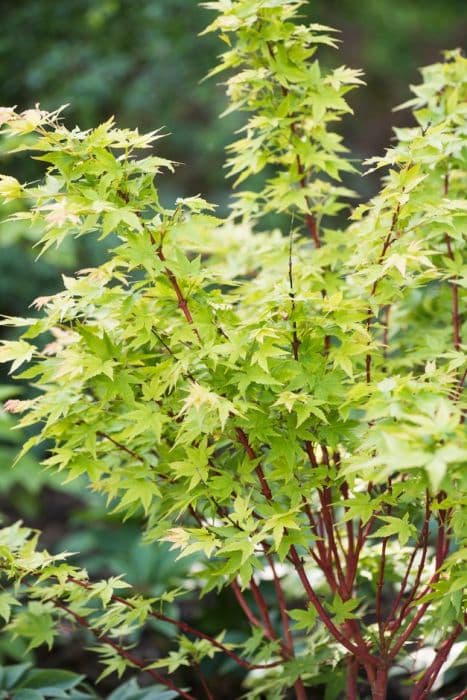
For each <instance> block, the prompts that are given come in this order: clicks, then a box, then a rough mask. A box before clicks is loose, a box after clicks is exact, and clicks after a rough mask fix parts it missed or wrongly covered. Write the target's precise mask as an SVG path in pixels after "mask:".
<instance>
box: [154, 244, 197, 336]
mask: <svg viewBox="0 0 467 700" xmlns="http://www.w3.org/2000/svg"><path fill="white" fill-rule="evenodd" d="M151 241H152V243H153V244H155V240H154V238H153V236H151ZM157 256H158V258H159V260H161V262H165V260H166V258H165V255H164V253H163V250H162V246H159V247H158V248H157ZM165 274H166V275H167V277H168V278H169V281H170V284H171V285H172V288H173V290H174V292H175V294H176V297H177V299H178V305H179V307H180V308H181V310H182V312H183V315H184V316H185V318H186V320H187V321H188V323H189V324H190V326H191V327H192V330H193V333H194V334H195V336H196V337H197V339H198V340H199V342H201V337H200V335H199V333H198V329H197V328H196V327H195V325H194V321H193V316H192V315H191V312H190V309H189V308H188V303H187V300H186V299H185V297H184V295H183V292H182V290H181V289H180V285H179V284H178V281H177V278H176V277H175V275H174V273H173V272H172V270H171V269H170V268H168V267H166V268H165Z"/></svg>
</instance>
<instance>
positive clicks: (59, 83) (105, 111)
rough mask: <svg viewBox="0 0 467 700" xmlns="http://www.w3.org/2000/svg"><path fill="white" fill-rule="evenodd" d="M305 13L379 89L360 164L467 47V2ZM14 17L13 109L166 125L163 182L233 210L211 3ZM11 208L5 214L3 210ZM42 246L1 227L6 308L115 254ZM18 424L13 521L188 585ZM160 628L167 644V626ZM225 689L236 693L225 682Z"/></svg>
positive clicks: (0, 297) (46, 2)
mask: <svg viewBox="0 0 467 700" xmlns="http://www.w3.org/2000/svg"><path fill="white" fill-rule="evenodd" d="M304 15H306V17H307V18H308V19H310V20H311V21H314V22H321V23H324V24H329V25H331V26H334V27H336V28H338V29H339V30H340V31H341V35H340V36H341V39H342V48H341V50H340V51H339V53H338V54H336V53H331V52H328V51H326V50H325V51H324V53H322V54H321V58H322V60H323V62H325V63H328V64H329V65H335V64H340V63H345V64H347V65H350V66H352V67H360V68H362V69H363V70H364V72H365V79H366V82H367V87H365V88H361V89H359V90H358V91H356V92H354V93H352V94H351V97H350V102H351V105H352V106H353V108H354V110H355V117H348V118H346V119H345V121H344V124H343V127H342V128H343V131H344V132H345V137H346V142H347V145H348V146H349V147H350V149H351V151H352V154H353V157H354V158H355V159H358V160H361V159H363V158H365V157H368V156H371V155H375V154H378V153H381V152H382V151H383V149H384V148H385V146H387V145H388V144H389V142H390V138H391V126H392V125H402V124H406V123H408V121H409V116H408V115H407V114H406V113H404V112H397V113H395V114H393V113H391V109H392V108H393V107H394V106H396V105H397V104H399V103H401V102H402V101H404V100H406V99H407V98H408V85H409V83H413V82H417V81H418V76H417V67H418V66H421V65H426V64H428V63H431V62H434V61H437V60H438V59H439V58H440V52H441V51H442V50H443V49H452V48H455V47H457V46H462V43H463V40H464V37H465V32H466V28H467V3H466V2H465V0H410V1H409V0H359V2H354V1H353V0H314V1H313V0H311V1H310V2H309V5H308V6H306V7H305V8H304ZM0 17H1V21H0V104H1V105H4V106H10V105H17V106H18V108H19V109H25V108H27V107H31V106H33V105H34V104H35V103H38V102H39V103H40V104H41V106H42V107H44V108H46V109H55V108H57V107H59V106H60V105H62V104H64V103H69V105H70V106H69V108H68V110H67V112H66V120H67V124H68V125H69V126H73V125H74V124H78V125H79V126H80V127H81V128H83V129H85V128H88V127H91V126H94V125H97V123H99V122H100V121H103V120H105V119H107V118H108V117H109V116H111V115H115V117H116V119H117V121H118V123H119V125H120V126H124V127H125V126H127V127H136V126H138V127H139V128H140V130H142V131H143V130H151V129H156V128H159V127H161V126H163V127H164V128H165V131H166V132H167V133H169V132H170V134H171V135H170V136H169V137H168V138H167V139H164V140H163V141H160V142H158V144H159V149H160V152H161V155H163V156H165V157H169V158H172V159H174V160H175V161H178V162H180V163H184V164H185V166H184V167H180V168H178V169H177V171H176V174H175V175H173V176H170V177H169V178H167V181H166V182H164V183H163V185H162V188H163V196H164V197H165V198H167V199H169V200H170V199H171V198H173V197H176V196H190V195H194V194H197V193H201V194H202V196H203V197H205V198H207V199H209V200H211V201H213V202H216V203H218V204H219V205H220V208H221V211H223V212H225V211H226V206H227V202H228V194H227V193H228V188H227V187H226V184H225V182H224V171H223V160H224V146H225V145H226V144H227V143H228V142H229V140H230V138H231V133H232V131H233V130H234V129H235V128H237V127H238V126H240V124H241V121H240V120H239V118H238V117H237V116H236V115H231V116H230V117H228V118H227V119H223V120H220V119H218V114H219V113H220V112H222V111H223V109H224V106H225V100H224V93H223V88H222V86H221V85H218V84H216V82H215V81H213V80H212V81H207V82H203V83H200V81H201V79H202V78H203V77H204V76H205V74H206V73H207V72H208V70H209V68H211V67H212V66H213V65H214V64H215V62H216V55H217V54H218V53H219V52H220V51H221V50H222V44H221V43H220V42H218V40H217V39H216V38H215V37H214V36H212V35H208V36H205V37H199V36H198V34H199V32H200V31H201V30H202V29H203V28H204V27H205V26H206V24H207V23H208V22H209V21H210V17H211V13H208V12H207V11H206V10H204V9H202V8H200V7H199V5H198V3H197V2H196V0H65V1H60V0H18V1H16V2H13V1H12V0H3V1H2V0H0ZM0 161H1V163H0V167H1V172H7V173H9V174H14V175H16V176H17V177H19V178H20V179H28V180H32V179H34V178H35V177H37V176H38V174H39V172H40V169H39V168H38V167H36V164H35V163H33V162H31V161H26V160H24V159H16V158H15V159H12V158H6V157H2V155H1V146H0ZM352 184H355V183H352ZM377 184H378V183H377V179H372V178H371V177H368V178H365V179H364V180H363V182H359V184H358V187H359V191H360V193H361V195H362V196H363V197H367V196H369V195H371V194H372V193H373V192H374V191H375V190H376V187H377ZM5 213H6V212H5V211H1V210H0V215H2V216H1V218H4V216H3V214H5ZM32 242H33V235H32V234H31V232H28V231H24V230H22V228H21V227H20V226H18V225H15V226H13V225H11V224H8V223H1V224H0V314H4V315H15V314H17V315H21V314H26V313H27V311H26V309H27V307H28V305H29V304H30V302H31V301H32V300H33V299H34V298H35V297H37V296H42V295H47V294H50V293H52V292H53V291H55V290H56V289H58V288H59V287H60V284H61V279H60V273H62V272H69V271H70V270H73V269H78V268H80V267H87V266H89V265H92V264H94V263H96V262H98V261H99V259H100V257H101V254H102V251H101V250H100V249H99V247H98V246H97V244H96V243H95V242H92V241H85V240H83V241H79V242H77V243H75V244H74V245H73V246H71V245H68V247H65V248H64V249H63V250H61V251H59V252H58V253H52V254H50V255H48V256H47V257H44V258H43V259H42V258H41V260H40V261H39V262H37V263H36V262H34V257H35V252H34V251H33V250H32ZM0 332H3V331H1V329H0ZM0 385H3V386H0V401H3V400H4V399H5V398H6V397H7V396H9V395H11V392H12V391H13V390H14V389H12V388H11V382H10V379H9V378H8V377H7V376H6V374H5V373H4V374H2V375H0ZM12 423H13V421H12V420H11V418H10V417H9V416H7V415H6V414H5V413H2V412H1V409H0V511H1V512H3V513H4V514H5V515H6V517H7V519H13V518H17V517H22V518H24V519H25V520H26V521H27V523H28V524H30V525H36V526H38V527H41V528H42V529H43V530H44V543H45V544H46V545H47V546H49V547H52V548H54V549H56V550H59V549H61V548H65V547H66V548H68V549H70V550H72V551H81V553H82V554H81V563H82V564H84V565H85V566H87V567H89V569H90V571H91V573H92V574H94V575H96V576H97V575H106V574H110V573H121V572H126V574H127V575H128V578H129V580H130V581H132V582H133V583H134V584H135V585H136V586H137V587H138V588H139V589H140V590H144V591H145V592H149V593H151V592H154V593H156V592H160V590H161V589H163V588H164V587H165V586H167V585H170V586H173V585H177V580H178V579H179V578H180V577H183V576H184V575H185V573H186V570H187V567H188V566H189V564H190V563H189V562H188V563H187V562H185V561H184V564H183V566H180V564H175V563H174V557H173V556H172V555H171V554H169V553H168V552H167V550H166V548H164V549H162V550H160V551H158V550H156V549H154V548H152V549H151V551H149V550H148V548H143V547H141V546H140V544H139V529H138V522H137V521H132V522H129V523H127V524H125V526H119V525H117V523H115V522H113V521H112V519H108V518H106V517H105V509H104V508H103V506H102V504H101V503H100V502H99V501H98V500H95V499H93V498H90V496H89V495H86V493H85V490H84V489H83V487H82V485H81V484H78V485H75V486H74V487H73V488H67V489H66V490H65V489H63V488H61V487H60V485H59V482H58V481H57V480H56V479H54V478H52V477H50V476H48V475H46V474H44V473H42V472H41V471H40V470H39V467H38V466H37V460H38V459H39V455H35V456H33V457H30V458H28V459H25V460H23V462H22V463H20V464H19V465H18V467H16V468H15V469H14V470H11V463H12V460H13V457H14V454H15V452H16V451H17V446H18V444H19V443H20V442H21V441H22V439H23V436H22V435H21V434H20V433H18V432H13V433H12V432H11V431H10V428H11V425H12ZM89 524H91V525H92V527H91V528H89ZM117 527H118V533H119V536H118V538H117V539H116V538H115V537H113V536H112V533H113V532H114V531H115V529H116V528H117ZM161 562H163V565H162V564H161ZM271 595H273V592H272V591H271ZM210 604H211V607H210V606H209V605H206V607H205V608H203V609H201V610H200V609H199V608H196V609H194V608H193V609H190V608H189V606H188V608H187V609H186V610H184V613H185V617H186V618H188V621H190V619H191V620H192V621H194V622H195V623H199V624H201V626H203V628H204V629H205V630H206V631H208V632H209V631H211V632H214V633H215V632H216V631H217V630H218V629H220V628H221V627H222V626H223V625H227V626H229V624H230V626H234V633H235V624H237V625H238V631H241V629H240V623H239V622H238V621H237V622H236V621H235V620H234V619H232V620H230V621H229V620H227V618H226V616H228V615H229V614H230V615H231V614H232V613H231V612H230V613H229V605H225V604H222V601H221V602H220V604H219V603H218V607H217V608H215V607H212V605H213V601H210ZM221 609H222V612H221ZM153 634H154V635H156V638H157V639H158V640H159V641H158V643H159V644H162V645H165V644H167V636H166V635H167V630H162V632H161V630H158V631H157V630H156V631H153ZM164 635H165V636H164ZM164 639H165V641H161V640H164ZM143 641H144V640H143ZM22 654H23V650H22V648H21V647H20V646H15V645H12V644H10V643H9V642H8V643H5V642H3V643H0V662H1V661H2V659H6V660H12V659H14V658H15V657H17V658H20V657H22ZM81 656H83V655H82V654H81V655H80V654H78V655H77V654H76V653H75V652H73V653H71V652H70V649H67V648H66V647H63V648H59V649H58V651H57V652H55V655H50V654H49V655H48V656H47V655H46V657H44V658H39V661H40V662H42V663H43V664H47V665H58V666H59V665H60V664H64V665H68V667H69V666H70V664H71V665H72V666H75V667H77V668H80V669H81V670H83V669H84V670H85V671H86V672H87V673H89V674H90V676H91V677H92V676H93V675H94V673H95V669H94V667H92V666H91V667H90V666H89V662H88V661H85V660H84V657H83V659H81ZM211 671H212V670H211ZM212 673H214V671H212ZM211 675H212V674H211ZM188 681H189V679H188ZM188 681H187V682H188ZM231 692H233V693H235V692H236V690H235V679H233V681H232V691H231ZM216 697H219V698H221V697H224V696H223V695H222V692H221V691H220V690H219V694H218V695H216ZM225 697H232V695H230V696H229V695H228V694H227V695H226V696H225ZM317 697H319V695H318V696H317ZM393 697H394V698H396V697H397V696H396V695H395V694H394V696H393Z"/></svg>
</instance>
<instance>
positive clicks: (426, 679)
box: [410, 623, 463, 700]
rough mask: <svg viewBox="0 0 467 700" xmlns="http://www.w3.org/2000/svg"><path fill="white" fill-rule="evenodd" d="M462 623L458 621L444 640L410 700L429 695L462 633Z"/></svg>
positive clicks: (420, 699)
mask: <svg viewBox="0 0 467 700" xmlns="http://www.w3.org/2000/svg"><path fill="white" fill-rule="evenodd" d="M462 629H463V627H462V625H461V624H460V623H458V624H457V625H456V627H455V628H454V630H453V632H452V633H451V634H450V635H449V637H448V638H447V639H446V640H445V641H444V642H443V644H442V645H441V647H440V648H439V649H437V651H436V656H435V658H434V660H433V662H432V663H431V664H430V666H429V667H428V668H427V669H426V671H425V672H424V674H423V676H422V677H421V678H420V680H419V681H418V683H417V685H416V686H415V688H414V689H413V690H412V693H411V695H410V700H423V698H427V697H428V693H429V692H430V690H431V688H432V687H433V684H434V682H435V681H436V678H437V677H438V674H439V672H440V670H441V667H442V666H443V664H444V663H445V662H446V659H447V657H448V654H449V652H450V651H451V649H452V646H453V644H454V642H455V641H456V639H457V638H458V636H459V635H460V633H461V632H462Z"/></svg>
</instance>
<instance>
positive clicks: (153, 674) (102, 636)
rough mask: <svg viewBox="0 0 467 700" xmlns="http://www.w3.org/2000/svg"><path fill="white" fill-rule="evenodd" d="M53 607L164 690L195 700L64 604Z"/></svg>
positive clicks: (55, 602) (59, 602)
mask: <svg viewBox="0 0 467 700" xmlns="http://www.w3.org/2000/svg"><path fill="white" fill-rule="evenodd" d="M53 603H54V605H56V607H58V608H61V609H62V610H64V611H65V612H66V613H68V614H69V615H71V616H72V617H73V618H74V619H75V620H76V622H77V623H78V624H79V625H81V627H84V628H86V629H88V630H89V631H90V632H92V633H93V635H94V636H95V637H96V639H98V640H99V641H100V642H103V643H104V644H107V645H108V646H110V647H112V649H114V650H115V651H116V652H117V654H118V655H119V656H121V657H122V658H124V659H126V660H127V661H128V662H129V663H131V664H132V665H133V666H136V667H137V668H139V669H140V670H141V671H142V672H143V673H147V674H148V675H150V676H151V677H152V678H154V680H156V681H157V682H158V683H161V684H162V685H165V687H166V688H170V690H173V691H174V692H176V693H178V694H179V695H180V697H182V698H185V700H196V698H194V697H193V695H189V694H188V693H185V691H183V690H182V689H181V688H178V687H177V686H176V685H175V684H174V683H173V682H172V681H171V680H170V678H166V677H165V676H163V675H162V674H160V673H158V672H157V671H155V670H154V669H152V668H146V664H144V663H143V662H142V661H140V660H139V659H137V658H136V657H135V656H133V654H130V652H128V651H127V650H126V649H124V648H123V647H121V646H120V645H118V644H117V643H116V642H114V641H113V639H110V637H107V635H105V634H100V633H99V632H98V631H97V630H95V629H93V627H91V625H90V624H89V622H88V621H87V620H86V619H85V618H84V617H81V615H78V613H76V612H74V610H71V608H69V607H68V606H67V605H65V603H63V602H62V601H61V600H58V599H54V600H53Z"/></svg>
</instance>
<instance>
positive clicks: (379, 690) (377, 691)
mask: <svg viewBox="0 0 467 700" xmlns="http://www.w3.org/2000/svg"><path fill="white" fill-rule="evenodd" d="M387 690H388V669H387V668H386V667H385V666H382V667H381V668H379V669H378V670H377V672H376V680H375V683H374V685H373V687H372V689H371V697H372V700H386V697H387Z"/></svg>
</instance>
